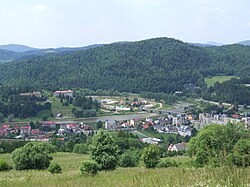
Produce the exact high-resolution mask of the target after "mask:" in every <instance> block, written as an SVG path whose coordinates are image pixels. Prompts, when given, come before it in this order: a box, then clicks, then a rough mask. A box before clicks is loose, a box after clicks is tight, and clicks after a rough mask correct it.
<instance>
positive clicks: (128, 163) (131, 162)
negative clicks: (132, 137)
mask: <svg viewBox="0 0 250 187" xmlns="http://www.w3.org/2000/svg"><path fill="white" fill-rule="evenodd" d="M139 160H140V158H139V156H138V154H137V152H132V151H127V152H125V153H123V154H122V155H121V156H120V160H119V166H120V167H136V166H138V164H139Z"/></svg>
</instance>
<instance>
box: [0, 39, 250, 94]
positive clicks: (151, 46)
mask: <svg viewBox="0 0 250 187" xmlns="http://www.w3.org/2000/svg"><path fill="white" fill-rule="evenodd" d="M249 64H250V47H247V46H241V45H229V46H221V47H207V48H206V47H197V46H191V45H189V44H187V43H183V42H181V41H178V40H174V39H169V38H157V39H150V40H144V41H139V42H129V43H114V44H110V45H105V46H103V47H97V48H92V49H88V50H83V51H76V52H71V53H69V54H65V55H53V56H51V55H48V56H45V57H35V58H32V59H28V60H22V61H18V62H11V63H7V64H4V65H2V66H1V69H0V82H1V83H5V84H9V85H26V84H27V85H32V86H35V87H39V88H47V89H50V90H54V89H57V88H58V87H61V88H80V87H83V88H89V89H92V90H97V89H104V90H111V89H113V90H118V91H121V92H123V91H125V92H134V93H139V92H141V91H152V92H174V91H176V90H182V89H183V85H184V84H188V83H193V84H195V85H196V86H204V85H205V83H204V77H208V76H216V75H231V76H242V75H245V76H249V75H250V66H249Z"/></svg>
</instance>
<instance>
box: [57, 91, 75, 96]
mask: <svg viewBox="0 0 250 187" xmlns="http://www.w3.org/2000/svg"><path fill="white" fill-rule="evenodd" d="M73 93H74V92H73V91H72V90H66V91H55V92H54V96H55V97H60V96H64V97H69V98H73V97H74V96H73Z"/></svg>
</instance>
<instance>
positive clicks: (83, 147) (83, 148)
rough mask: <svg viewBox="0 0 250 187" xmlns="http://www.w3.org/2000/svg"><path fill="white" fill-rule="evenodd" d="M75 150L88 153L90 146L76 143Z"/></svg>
mask: <svg viewBox="0 0 250 187" xmlns="http://www.w3.org/2000/svg"><path fill="white" fill-rule="evenodd" d="M73 152H74V153H78V154H87V153H88V146H87V145H86V144H83V143H81V144H75V145H74V147H73Z"/></svg>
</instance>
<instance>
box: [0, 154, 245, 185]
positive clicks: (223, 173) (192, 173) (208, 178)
mask: <svg viewBox="0 0 250 187" xmlns="http://www.w3.org/2000/svg"><path fill="white" fill-rule="evenodd" d="M9 156H10V155H9V154H4V155H1V157H3V158H5V159H6V160H8V162H9V163H11V161H10V159H9ZM53 157H54V160H55V161H56V162H57V163H59V164H60V165H61V166H62V172H63V173H62V174H54V175H53V174H50V173H49V172H48V171H47V170H40V171H37V170H30V171H15V170H13V171H9V172H0V186H1V187H13V186H15V187H19V186H20V187H24V186H25V187H26V186H29V187H33V186H35V187H52V186H58V187H78V186H83V187H90V186H93V187H99V186H101V187H102V186H103V187H107V186H108V187H113V186H114V187H123V186H124V187H128V186H129V187H140V186H143V187H151V186H153V187H154V186H156V187H161V186H162V187H167V186H176V187H190V186H197V187H201V186H209V187H218V186H232V187H238V186H242V187H248V186H249V185H250V168H245V169H241V168H233V169H229V168H200V169H194V168H166V169H145V168H143V167H137V168H118V169H116V170H115V171H110V172H100V173H99V174H98V175H96V176H93V177H92V176H81V175H80V174H79V169H78V168H79V165H80V163H81V162H82V161H83V160H86V159H89V157H88V156H87V155H78V154H73V153H57V154H55V155H53Z"/></svg>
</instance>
